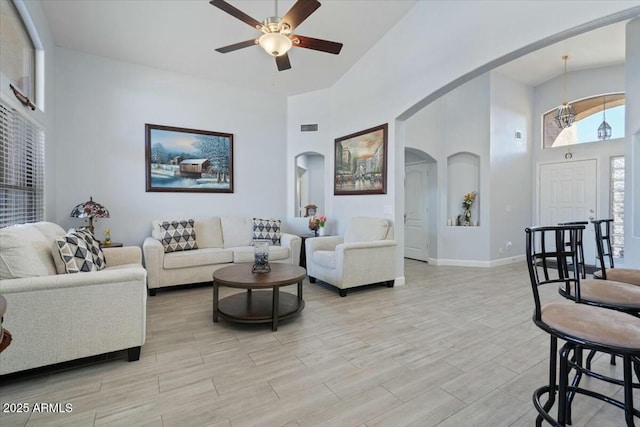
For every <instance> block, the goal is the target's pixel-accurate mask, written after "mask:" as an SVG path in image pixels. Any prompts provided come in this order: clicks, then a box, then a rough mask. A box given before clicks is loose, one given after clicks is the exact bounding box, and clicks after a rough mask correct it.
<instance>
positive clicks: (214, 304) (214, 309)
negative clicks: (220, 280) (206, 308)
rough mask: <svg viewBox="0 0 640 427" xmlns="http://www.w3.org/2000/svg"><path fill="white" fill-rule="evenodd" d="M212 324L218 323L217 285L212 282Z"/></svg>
mask: <svg viewBox="0 0 640 427" xmlns="http://www.w3.org/2000/svg"><path fill="white" fill-rule="evenodd" d="M213 322H214V323H217V322H218V284H217V283H216V281H215V280H214V281H213Z"/></svg>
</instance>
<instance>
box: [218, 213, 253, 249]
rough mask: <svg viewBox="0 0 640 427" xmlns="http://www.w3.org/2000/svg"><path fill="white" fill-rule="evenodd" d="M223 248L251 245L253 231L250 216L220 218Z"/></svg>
mask: <svg viewBox="0 0 640 427" xmlns="http://www.w3.org/2000/svg"><path fill="white" fill-rule="evenodd" d="M220 222H221V223H222V237H223V241H224V247H225V248H235V247H238V246H251V240H252V239H253V232H252V230H251V228H252V227H251V225H252V221H251V218H245V217H234V216H227V217H224V216H223V217H222V218H220Z"/></svg>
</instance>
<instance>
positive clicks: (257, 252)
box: [251, 241, 271, 273]
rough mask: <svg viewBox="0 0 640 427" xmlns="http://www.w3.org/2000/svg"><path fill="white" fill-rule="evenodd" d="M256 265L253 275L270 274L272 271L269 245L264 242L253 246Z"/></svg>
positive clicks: (258, 242) (254, 265)
mask: <svg viewBox="0 0 640 427" xmlns="http://www.w3.org/2000/svg"><path fill="white" fill-rule="evenodd" d="M253 254H254V263H253V268H252V269H251V271H252V272H253V273H268V272H270V271H271V266H269V243H268V242H264V241H256V242H254V244H253Z"/></svg>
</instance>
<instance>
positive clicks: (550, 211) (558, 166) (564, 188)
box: [538, 159, 598, 265]
mask: <svg viewBox="0 0 640 427" xmlns="http://www.w3.org/2000/svg"><path fill="white" fill-rule="evenodd" d="M596 167H597V164H596V160H595V159H592V160H582V161H575V162H562V163H549V164H543V165H540V189H539V200H540V205H539V206H540V210H539V213H538V218H539V221H538V224H539V225H556V224H558V223H560V222H568V221H590V220H592V219H595V218H597V217H598V215H597V206H598V204H597V195H598V194H597V173H596V171H597V169H596ZM585 227H586V229H585V231H584V235H583V245H584V259H585V263H586V264H590V265H595V256H596V246H595V244H596V242H595V232H594V228H593V225H592V224H591V223H589V224H588V225H586V226H585Z"/></svg>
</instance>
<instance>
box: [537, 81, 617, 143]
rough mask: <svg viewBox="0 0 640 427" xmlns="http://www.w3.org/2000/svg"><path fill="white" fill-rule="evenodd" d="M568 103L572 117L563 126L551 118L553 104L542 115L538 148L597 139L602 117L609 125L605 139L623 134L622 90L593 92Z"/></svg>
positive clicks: (554, 111)
mask: <svg viewBox="0 0 640 427" xmlns="http://www.w3.org/2000/svg"><path fill="white" fill-rule="evenodd" d="M569 104H571V106H572V107H573V110H574V112H575V115H576V118H575V121H574V122H573V125H571V126H570V127H568V128H566V129H560V128H559V127H558V125H557V124H556V123H555V121H554V118H555V114H556V108H554V109H553V110H551V111H548V112H547V113H545V114H544V115H543V118H542V123H543V129H544V132H543V134H542V135H543V136H542V148H553V147H564V146H567V145H575V144H585V143H589V142H598V141H601V140H602V139H601V137H600V138H599V135H598V128H600V126H601V125H602V124H603V121H606V122H607V124H608V125H609V126H610V127H611V136H610V137H609V138H606V139H607V140H608V139H618V138H624V114H625V96H624V92H620V93H610V94H605V95H598V96H593V97H590V98H584V99H580V100H577V101H571V102H569Z"/></svg>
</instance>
